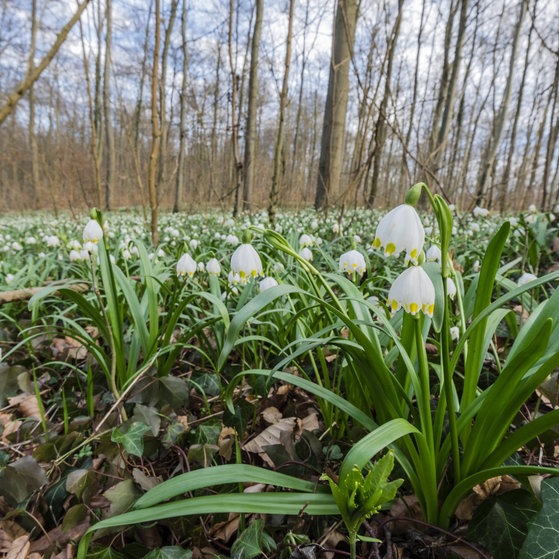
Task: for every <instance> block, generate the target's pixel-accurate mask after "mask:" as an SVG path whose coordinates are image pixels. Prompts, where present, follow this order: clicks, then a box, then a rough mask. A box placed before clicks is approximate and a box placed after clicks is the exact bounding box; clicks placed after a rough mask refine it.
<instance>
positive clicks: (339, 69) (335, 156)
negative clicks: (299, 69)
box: [314, 0, 358, 209]
mask: <svg viewBox="0 0 559 559" xmlns="http://www.w3.org/2000/svg"><path fill="white" fill-rule="evenodd" d="M357 17H358V9H357V0H339V1H338V6H337V9H336V17H335V23H334V36H333V39H332V56H331V63H330V75H329V78H328V93H327V97H326V106H325V109H324V120H323V125H322V139H321V146H320V160H319V163H318V179H317V187H316V196H315V201H314V206H315V208H316V209H325V208H328V206H329V205H331V204H332V203H335V202H337V201H338V198H339V195H340V178H341V174H342V162H343V153H344V140H345V121H346V112H347V100H348V95H349V63H350V61H351V57H352V53H353V44H354V40H355V28H356V26H357Z"/></svg>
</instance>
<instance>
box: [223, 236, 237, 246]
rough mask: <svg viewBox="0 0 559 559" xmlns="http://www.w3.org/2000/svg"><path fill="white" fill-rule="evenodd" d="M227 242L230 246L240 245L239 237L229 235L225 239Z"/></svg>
mask: <svg viewBox="0 0 559 559" xmlns="http://www.w3.org/2000/svg"><path fill="white" fill-rule="evenodd" d="M225 242H226V243H227V244H228V245H232V246H234V247H236V246H237V245H238V244H239V237H237V235H227V237H225Z"/></svg>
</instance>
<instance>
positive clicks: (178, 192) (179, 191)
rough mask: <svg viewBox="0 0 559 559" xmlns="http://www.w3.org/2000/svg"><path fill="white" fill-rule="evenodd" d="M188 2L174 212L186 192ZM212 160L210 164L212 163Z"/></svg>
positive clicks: (183, 22) (183, 26) (183, 21)
mask: <svg viewBox="0 0 559 559" xmlns="http://www.w3.org/2000/svg"><path fill="white" fill-rule="evenodd" d="M186 2H187V0H183V4H182V12H181V41H182V81H181V91H180V114H179V155H178V161H177V178H176V182H175V200H174V203H173V212H175V213H176V212H179V211H181V209H182V196H183V192H184V183H185V181H184V171H185V169H184V159H185V157H184V155H185V149H186V106H187V102H186V84H187V73H188V50H187V44H186ZM211 164H212V163H211V161H210V165H211Z"/></svg>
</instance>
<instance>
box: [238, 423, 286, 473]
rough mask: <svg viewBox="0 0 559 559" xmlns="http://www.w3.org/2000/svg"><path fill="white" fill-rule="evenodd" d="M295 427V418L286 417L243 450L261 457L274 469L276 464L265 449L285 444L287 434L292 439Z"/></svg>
mask: <svg viewBox="0 0 559 559" xmlns="http://www.w3.org/2000/svg"><path fill="white" fill-rule="evenodd" d="M295 425H296V418H295V417H286V418H284V419H281V420H280V421H278V422H277V423H274V424H273V425H270V426H269V427H266V429H264V431H262V432H261V433H259V434H258V435H256V437H254V439H251V440H250V441H248V442H247V443H245V444H244V445H243V447H242V448H243V450H246V451H247V452H253V453H255V454H258V455H260V457H261V458H262V460H264V462H266V464H268V465H269V466H271V467H273V466H274V463H273V461H272V460H271V459H270V457H269V456H268V454H267V453H266V450H265V447H267V446H270V445H276V444H284V441H285V434H287V435H288V436H289V437H291V435H292V434H293V430H294V428H295ZM282 435H283V437H282Z"/></svg>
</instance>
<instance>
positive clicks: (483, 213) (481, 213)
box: [472, 206, 489, 217]
mask: <svg viewBox="0 0 559 559" xmlns="http://www.w3.org/2000/svg"><path fill="white" fill-rule="evenodd" d="M472 214H473V215H474V217H487V216H488V215H489V210H488V209H487V208H480V207H479V206H476V207H475V208H474V209H473V211H472Z"/></svg>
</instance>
